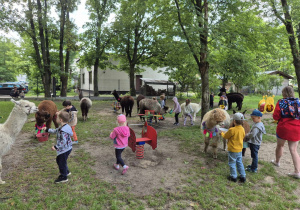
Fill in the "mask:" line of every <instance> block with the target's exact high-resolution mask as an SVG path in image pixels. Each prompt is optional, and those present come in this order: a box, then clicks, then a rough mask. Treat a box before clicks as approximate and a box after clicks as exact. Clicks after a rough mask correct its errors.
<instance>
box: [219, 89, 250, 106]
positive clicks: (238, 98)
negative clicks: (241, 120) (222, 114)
mask: <svg viewBox="0 0 300 210" xmlns="http://www.w3.org/2000/svg"><path fill="white" fill-rule="evenodd" d="M223 92H225V93H226V89H225V88H221V89H220V93H219V94H218V95H219V96H221V95H222V93H223ZM226 96H227V99H228V110H230V109H231V108H232V103H234V102H235V103H236V105H237V108H238V110H241V109H242V106H243V100H244V95H243V94H241V93H226Z"/></svg>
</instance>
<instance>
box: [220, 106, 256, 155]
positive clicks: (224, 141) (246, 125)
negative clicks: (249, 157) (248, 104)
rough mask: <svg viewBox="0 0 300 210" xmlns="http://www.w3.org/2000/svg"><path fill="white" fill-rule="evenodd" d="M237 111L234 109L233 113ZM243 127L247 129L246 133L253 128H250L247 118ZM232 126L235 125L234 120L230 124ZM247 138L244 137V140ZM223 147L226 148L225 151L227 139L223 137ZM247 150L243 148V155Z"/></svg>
mask: <svg viewBox="0 0 300 210" xmlns="http://www.w3.org/2000/svg"><path fill="white" fill-rule="evenodd" d="M246 111H247V110H245V111H244V112H242V114H243V115H244V117H245V113H246ZM235 113H236V111H235V110H233V114H235ZM242 126H243V128H244V129H245V134H247V133H249V132H250V130H251V128H250V125H249V123H248V122H247V121H246V120H244V121H243V125H242ZM231 127H234V124H233V121H232V122H231V123H230V126H229V128H231ZM245 139H246V138H244V141H245ZM223 146H224V147H223V149H224V151H225V149H226V139H223ZM245 152H246V148H243V152H242V153H243V156H244V154H245Z"/></svg>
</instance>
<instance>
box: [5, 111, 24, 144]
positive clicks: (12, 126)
mask: <svg viewBox="0 0 300 210" xmlns="http://www.w3.org/2000/svg"><path fill="white" fill-rule="evenodd" d="M26 120H27V114H26V113H24V112H23V111H22V110H20V109H18V107H16V106H15V107H14V108H13V110H12V111H11V113H10V115H9V117H8V118H7V120H6V121H5V123H4V124H3V127H4V128H5V129H4V132H6V133H7V134H8V136H10V137H12V139H13V140H14V139H15V138H16V136H17V135H18V134H19V133H20V131H21V130H22V128H23V125H24V124H25V122H26Z"/></svg>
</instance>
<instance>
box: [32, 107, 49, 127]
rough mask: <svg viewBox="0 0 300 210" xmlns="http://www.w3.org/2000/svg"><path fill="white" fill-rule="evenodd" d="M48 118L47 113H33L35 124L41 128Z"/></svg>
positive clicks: (41, 111) (42, 111)
mask: <svg viewBox="0 0 300 210" xmlns="http://www.w3.org/2000/svg"><path fill="white" fill-rule="evenodd" d="M49 118H50V114H49V112H47V111H44V110H39V111H38V112H37V113H35V119H36V124H37V125H38V126H42V125H43V124H44V123H45V122H46V121H48V119H49Z"/></svg>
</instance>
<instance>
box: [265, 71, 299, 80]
mask: <svg viewBox="0 0 300 210" xmlns="http://www.w3.org/2000/svg"><path fill="white" fill-rule="evenodd" d="M265 74H269V75H274V74H279V75H280V76H282V77H284V78H286V79H294V77H292V76H291V75H289V74H286V73H284V72H282V71H265Z"/></svg>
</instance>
